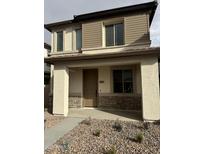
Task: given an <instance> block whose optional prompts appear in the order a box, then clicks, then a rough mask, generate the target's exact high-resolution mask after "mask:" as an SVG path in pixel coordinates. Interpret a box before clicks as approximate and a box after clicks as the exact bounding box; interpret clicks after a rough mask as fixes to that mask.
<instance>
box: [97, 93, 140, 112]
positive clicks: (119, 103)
mask: <svg viewBox="0 0 205 154" xmlns="http://www.w3.org/2000/svg"><path fill="white" fill-rule="evenodd" d="M141 102H142V101H141V97H140V96H99V97H98V107H100V108H101V107H102V108H111V109H122V110H137V111H141V110H142V103H141Z"/></svg>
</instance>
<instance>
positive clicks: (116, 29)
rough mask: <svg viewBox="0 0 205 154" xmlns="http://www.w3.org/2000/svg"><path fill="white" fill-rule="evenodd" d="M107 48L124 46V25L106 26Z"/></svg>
mask: <svg viewBox="0 0 205 154" xmlns="http://www.w3.org/2000/svg"><path fill="white" fill-rule="evenodd" d="M105 40H106V41H105V42H106V46H117V45H123V44H124V25H123V23H118V24H112V25H106V26H105Z"/></svg>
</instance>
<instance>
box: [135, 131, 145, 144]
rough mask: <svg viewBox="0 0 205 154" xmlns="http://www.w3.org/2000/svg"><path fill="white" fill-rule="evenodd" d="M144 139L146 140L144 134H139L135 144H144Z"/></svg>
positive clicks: (136, 136)
mask: <svg viewBox="0 0 205 154" xmlns="http://www.w3.org/2000/svg"><path fill="white" fill-rule="evenodd" d="M143 138H144V137H143V134H142V133H138V134H136V135H135V138H134V140H135V142H138V143H142V141H143Z"/></svg>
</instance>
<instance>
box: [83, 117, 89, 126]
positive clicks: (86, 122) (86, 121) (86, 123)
mask: <svg viewBox="0 0 205 154" xmlns="http://www.w3.org/2000/svg"><path fill="white" fill-rule="evenodd" d="M81 124H85V125H89V126H90V125H91V117H89V118H88V119H85V120H83V121H82V122H81Z"/></svg>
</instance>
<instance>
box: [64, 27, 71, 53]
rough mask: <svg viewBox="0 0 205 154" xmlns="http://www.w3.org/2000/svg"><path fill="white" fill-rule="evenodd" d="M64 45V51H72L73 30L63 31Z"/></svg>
mask: <svg viewBox="0 0 205 154" xmlns="http://www.w3.org/2000/svg"><path fill="white" fill-rule="evenodd" d="M64 34H65V35H64V45H65V49H64V51H70V52H71V51H72V50H73V29H72V27H69V28H67V29H65V33H64Z"/></svg>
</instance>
